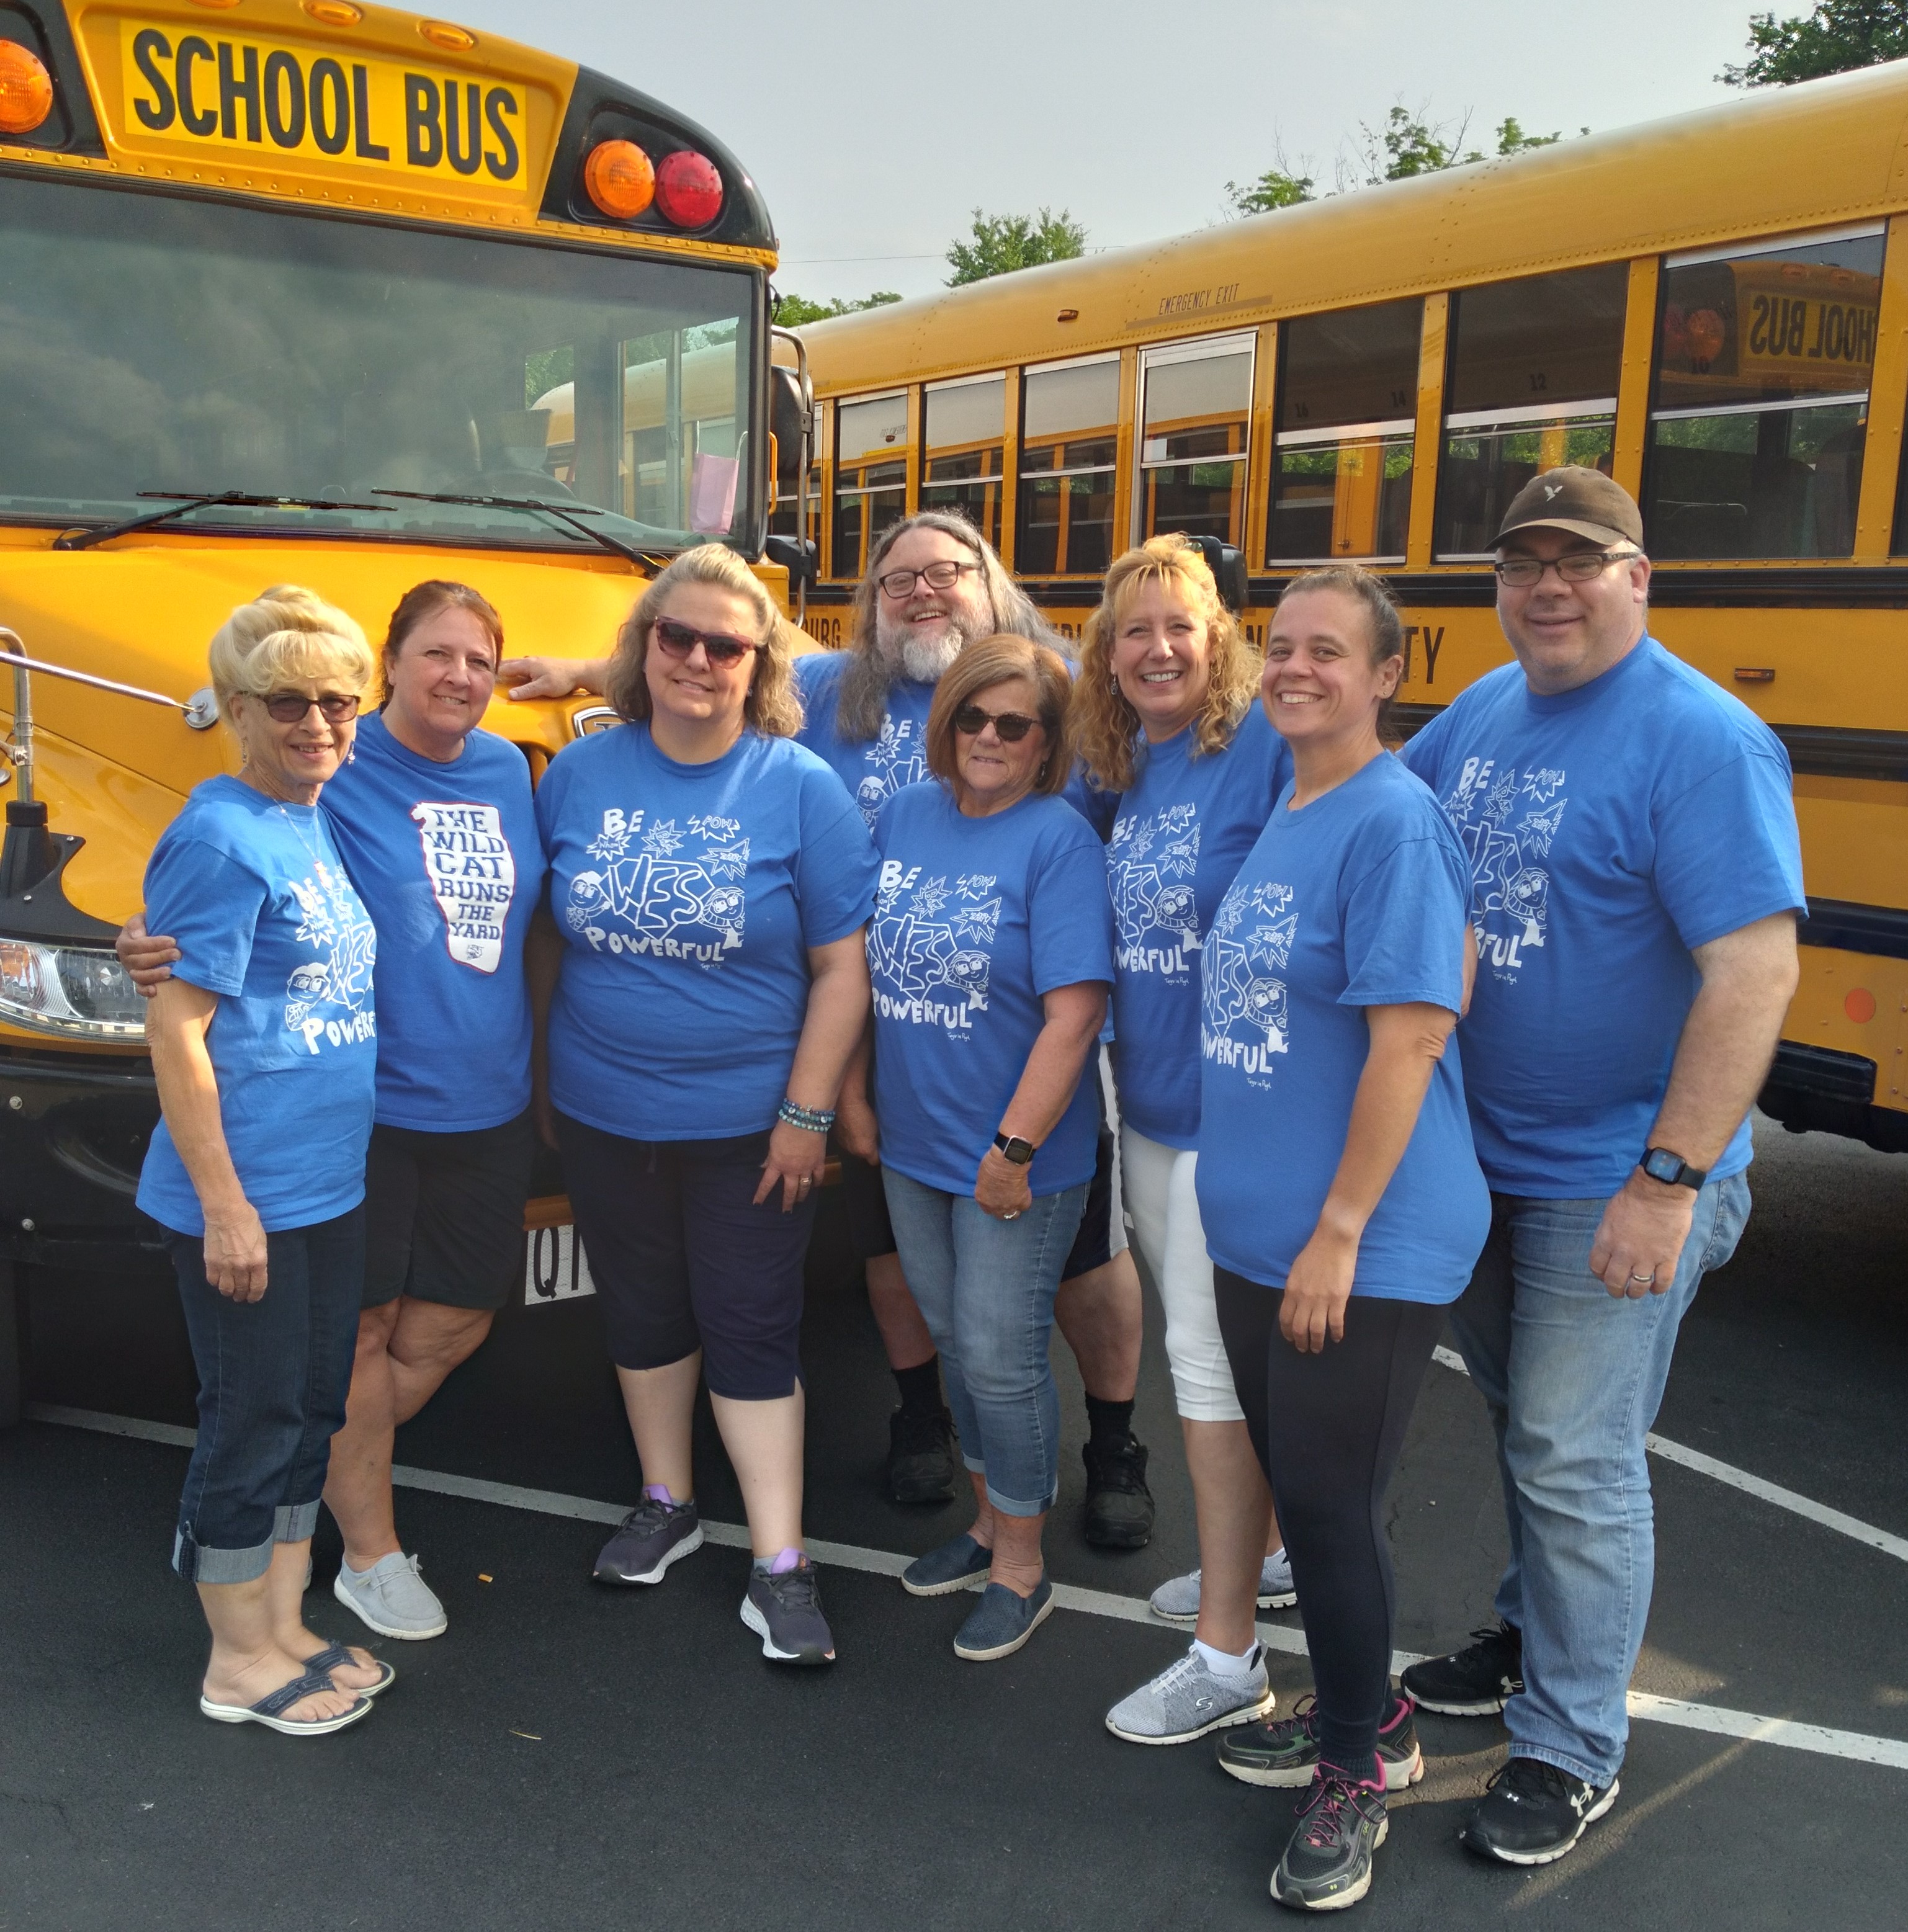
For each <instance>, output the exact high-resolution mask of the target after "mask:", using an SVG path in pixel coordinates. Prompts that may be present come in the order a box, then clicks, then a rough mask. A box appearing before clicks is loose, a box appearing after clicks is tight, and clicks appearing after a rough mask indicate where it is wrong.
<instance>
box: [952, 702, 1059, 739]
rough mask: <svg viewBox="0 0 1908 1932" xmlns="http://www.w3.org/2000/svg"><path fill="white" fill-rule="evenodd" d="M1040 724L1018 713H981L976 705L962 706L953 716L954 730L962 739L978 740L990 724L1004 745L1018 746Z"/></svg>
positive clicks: (1038, 721)
mask: <svg viewBox="0 0 1908 1932" xmlns="http://www.w3.org/2000/svg"><path fill="white" fill-rule="evenodd" d="M1039 723H1040V719H1039V718H1028V717H1026V716H1024V715H1022V713H1021V712H1018V711H983V710H982V709H981V708H980V706H979V705H978V704H964V705H962V706H961V708H960V709H959V710H958V711H957V712H955V714H954V728H955V730H957V731H958V732H959V733H960V734H961V736H962V737H964V738H978V737H979V736H980V734H981V733H982V732H983V731H985V730H986V729H987V727H988V726H989V724H992V726H993V727H994V729H995V731H996V732H998V733H999V735H1000V739H1001V743H1002V744H1004V745H1018V744H1019V742H1020V741H1021V739H1023V738H1024V737H1025V736H1027V734H1028V732H1030V731H1031V730H1033V728H1034V726H1035V725H1037V724H1039Z"/></svg>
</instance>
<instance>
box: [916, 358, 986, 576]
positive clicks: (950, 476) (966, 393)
mask: <svg viewBox="0 0 1908 1932" xmlns="http://www.w3.org/2000/svg"><path fill="white" fill-rule="evenodd" d="M922 404H923V406H924V407H925V409H926V420H925V422H924V423H923V425H922V431H921V436H922V442H923V443H925V444H926V449H924V450H923V452H922V457H921V508H922V509H924V510H949V511H953V513H954V514H955V515H956V516H960V517H966V518H967V520H968V522H969V523H971V524H973V525H974V528H975V529H977V530H978V531H980V533H981V535H983V536H984V537H985V538H986V539H987V541H989V543H991V544H992V545H993V546H994V547H995V549H996V550H998V549H999V548H1000V547H1001V473H1002V472H1001V458H1002V457H1003V455H1004V454H1005V452H1006V449H1007V443H1006V437H1007V377H1004V376H983V377H979V378H978V379H976V378H974V377H965V378H962V380H959V381H956V382H953V383H929V386H928V390H927V394H926V396H925V397H923V398H922Z"/></svg>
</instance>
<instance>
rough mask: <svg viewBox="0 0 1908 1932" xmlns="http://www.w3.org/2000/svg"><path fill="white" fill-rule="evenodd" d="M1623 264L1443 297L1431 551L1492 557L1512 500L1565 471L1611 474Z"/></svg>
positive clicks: (1624, 297) (1625, 278)
mask: <svg viewBox="0 0 1908 1932" xmlns="http://www.w3.org/2000/svg"><path fill="white" fill-rule="evenodd" d="M1629 281H1630V269H1629V265H1628V263H1625V262H1612V263H1605V264H1604V265H1602V266H1599V267H1597V268H1594V269H1568V270H1566V271H1565V272H1564V273H1562V274H1561V275H1527V276H1524V277H1523V278H1520V279H1519V280H1518V281H1512V282H1496V283H1493V284H1490V286H1489V287H1484V288H1480V289H1463V290H1460V291H1459V292H1458V293H1456V294H1454V296H1452V297H1451V350H1450V362H1449V363H1448V370H1449V374H1448V377H1447V379H1446V382H1445V434H1444V448H1443V449H1442V452H1440V459H1439V466H1438V513H1437V517H1436V526H1435V531H1434V535H1433V544H1432V548H1433V555H1434V556H1438V557H1440V558H1462V557H1481V556H1489V555H1490V543H1491V539H1492V538H1493V537H1494V536H1495V535H1496V534H1497V526H1498V525H1499V523H1500V522H1501V521H1502V519H1503V516H1504V512H1505V510H1506V509H1508V508H1509V507H1510V503H1511V498H1512V497H1514V496H1516V495H1517V492H1518V491H1519V490H1521V489H1522V488H1523V487H1524V485H1525V484H1526V483H1528V482H1529V481H1530V479H1531V478H1532V477H1533V476H1535V475H1538V474H1539V473H1540V472H1541V471H1544V470H1546V469H1556V467H1557V466H1559V464H1560V463H1580V464H1582V465H1583V466H1585V467H1586V468H1587V469H1601V470H1603V471H1604V472H1606V473H1607V472H1608V471H1609V469H1610V458H1611V454H1612V451H1613V448H1614V446H1615V443H1616V381H1617V372H1618V370H1619V368H1620V366H1621V365H1622V358H1623V319H1624V309H1625V304H1626V302H1628V292H1629Z"/></svg>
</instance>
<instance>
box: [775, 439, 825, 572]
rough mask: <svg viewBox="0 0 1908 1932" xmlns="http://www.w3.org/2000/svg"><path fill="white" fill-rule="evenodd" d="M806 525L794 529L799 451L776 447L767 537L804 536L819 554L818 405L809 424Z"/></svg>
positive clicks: (819, 468)
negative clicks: (773, 501)
mask: <svg viewBox="0 0 1908 1932" xmlns="http://www.w3.org/2000/svg"><path fill="white" fill-rule="evenodd" d="M808 450H809V454H810V457H811V460H810V462H809V464H808V528H807V529H805V530H798V529H796V527H795V511H796V499H797V496H798V492H797V489H796V485H797V484H799V481H801V462H800V455H799V451H797V450H794V449H781V447H780V446H778V447H777V450H776V460H777V461H778V463H780V465H781V469H780V472H779V473H778V475H777V476H776V478H775V509H774V511H773V512H772V514H770V516H769V535H771V536H778V537H793V536H804V537H806V538H808V541H810V542H811V543H812V544H815V545H816V546H817V555H819V554H820V549H819V546H820V542H821V405H820V404H819V403H817V404H816V405H815V407H814V416H813V418H812V419H811V421H810V422H809V425H808Z"/></svg>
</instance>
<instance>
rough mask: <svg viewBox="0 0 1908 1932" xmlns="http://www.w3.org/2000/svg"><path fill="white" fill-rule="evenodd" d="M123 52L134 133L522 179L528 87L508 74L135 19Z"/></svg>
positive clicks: (384, 167) (482, 178)
mask: <svg viewBox="0 0 1908 1932" xmlns="http://www.w3.org/2000/svg"><path fill="white" fill-rule="evenodd" d="M121 71H122V73H123V74H124V77H125V98H124V127H125V129H126V131H127V133H128V134H129V135H130V136H133V137H135V138H136V137H137V136H139V135H140V134H142V133H144V134H146V135H156V136H159V137H160V139H164V140H168V141H175V142H178V143H180V144H181V145H183V146H187V147H193V148H211V147H214V146H217V147H223V148H239V149H241V150H245V149H254V150H257V152H258V156H259V158H260V159H261V160H263V159H264V158H266V157H268V156H269V155H272V154H282V155H284V156H285V157H287V158H290V157H293V156H297V157H299V158H301V159H304V160H334V161H343V162H344V163H347V164H348V165H355V166H365V165H370V166H374V167H376V168H377V169H380V170H381V171H391V170H396V171H398V172H422V173H425V174H430V175H438V176H440V177H443V176H449V177H451V178H456V177H457V176H459V175H463V176H465V177H466V178H475V180H476V181H479V182H490V183H502V182H516V181H520V180H521V179H522V177H523V139H524V128H525V125H526V114H527V111H528V102H527V98H526V89H523V88H522V87H520V86H511V85H510V84H509V83H507V82H504V81H499V80H494V79H491V80H469V79H468V78H467V77H464V76H462V75H453V74H445V73H442V72H439V73H433V72H432V71H430V70H429V69H428V68H413V67H408V66H404V65H398V64H397V63H395V62H389V61H381V60H353V59H350V58H342V59H341V58H338V57H337V56H335V55H331V54H326V53H320V52H317V51H316V50H315V49H312V48H310V47H291V46H275V45H274V44H272V43H270V42H268V41H262V40H242V39H239V38H236V37H233V38H229V39H227V38H224V37H216V38H211V37H207V36H206V35H205V34H195V33H191V32H185V33H163V32H161V31H160V29H159V28H157V27H140V26H136V25H135V24H134V23H132V22H130V21H127V22H125V23H123V24H122V26H121Z"/></svg>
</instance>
